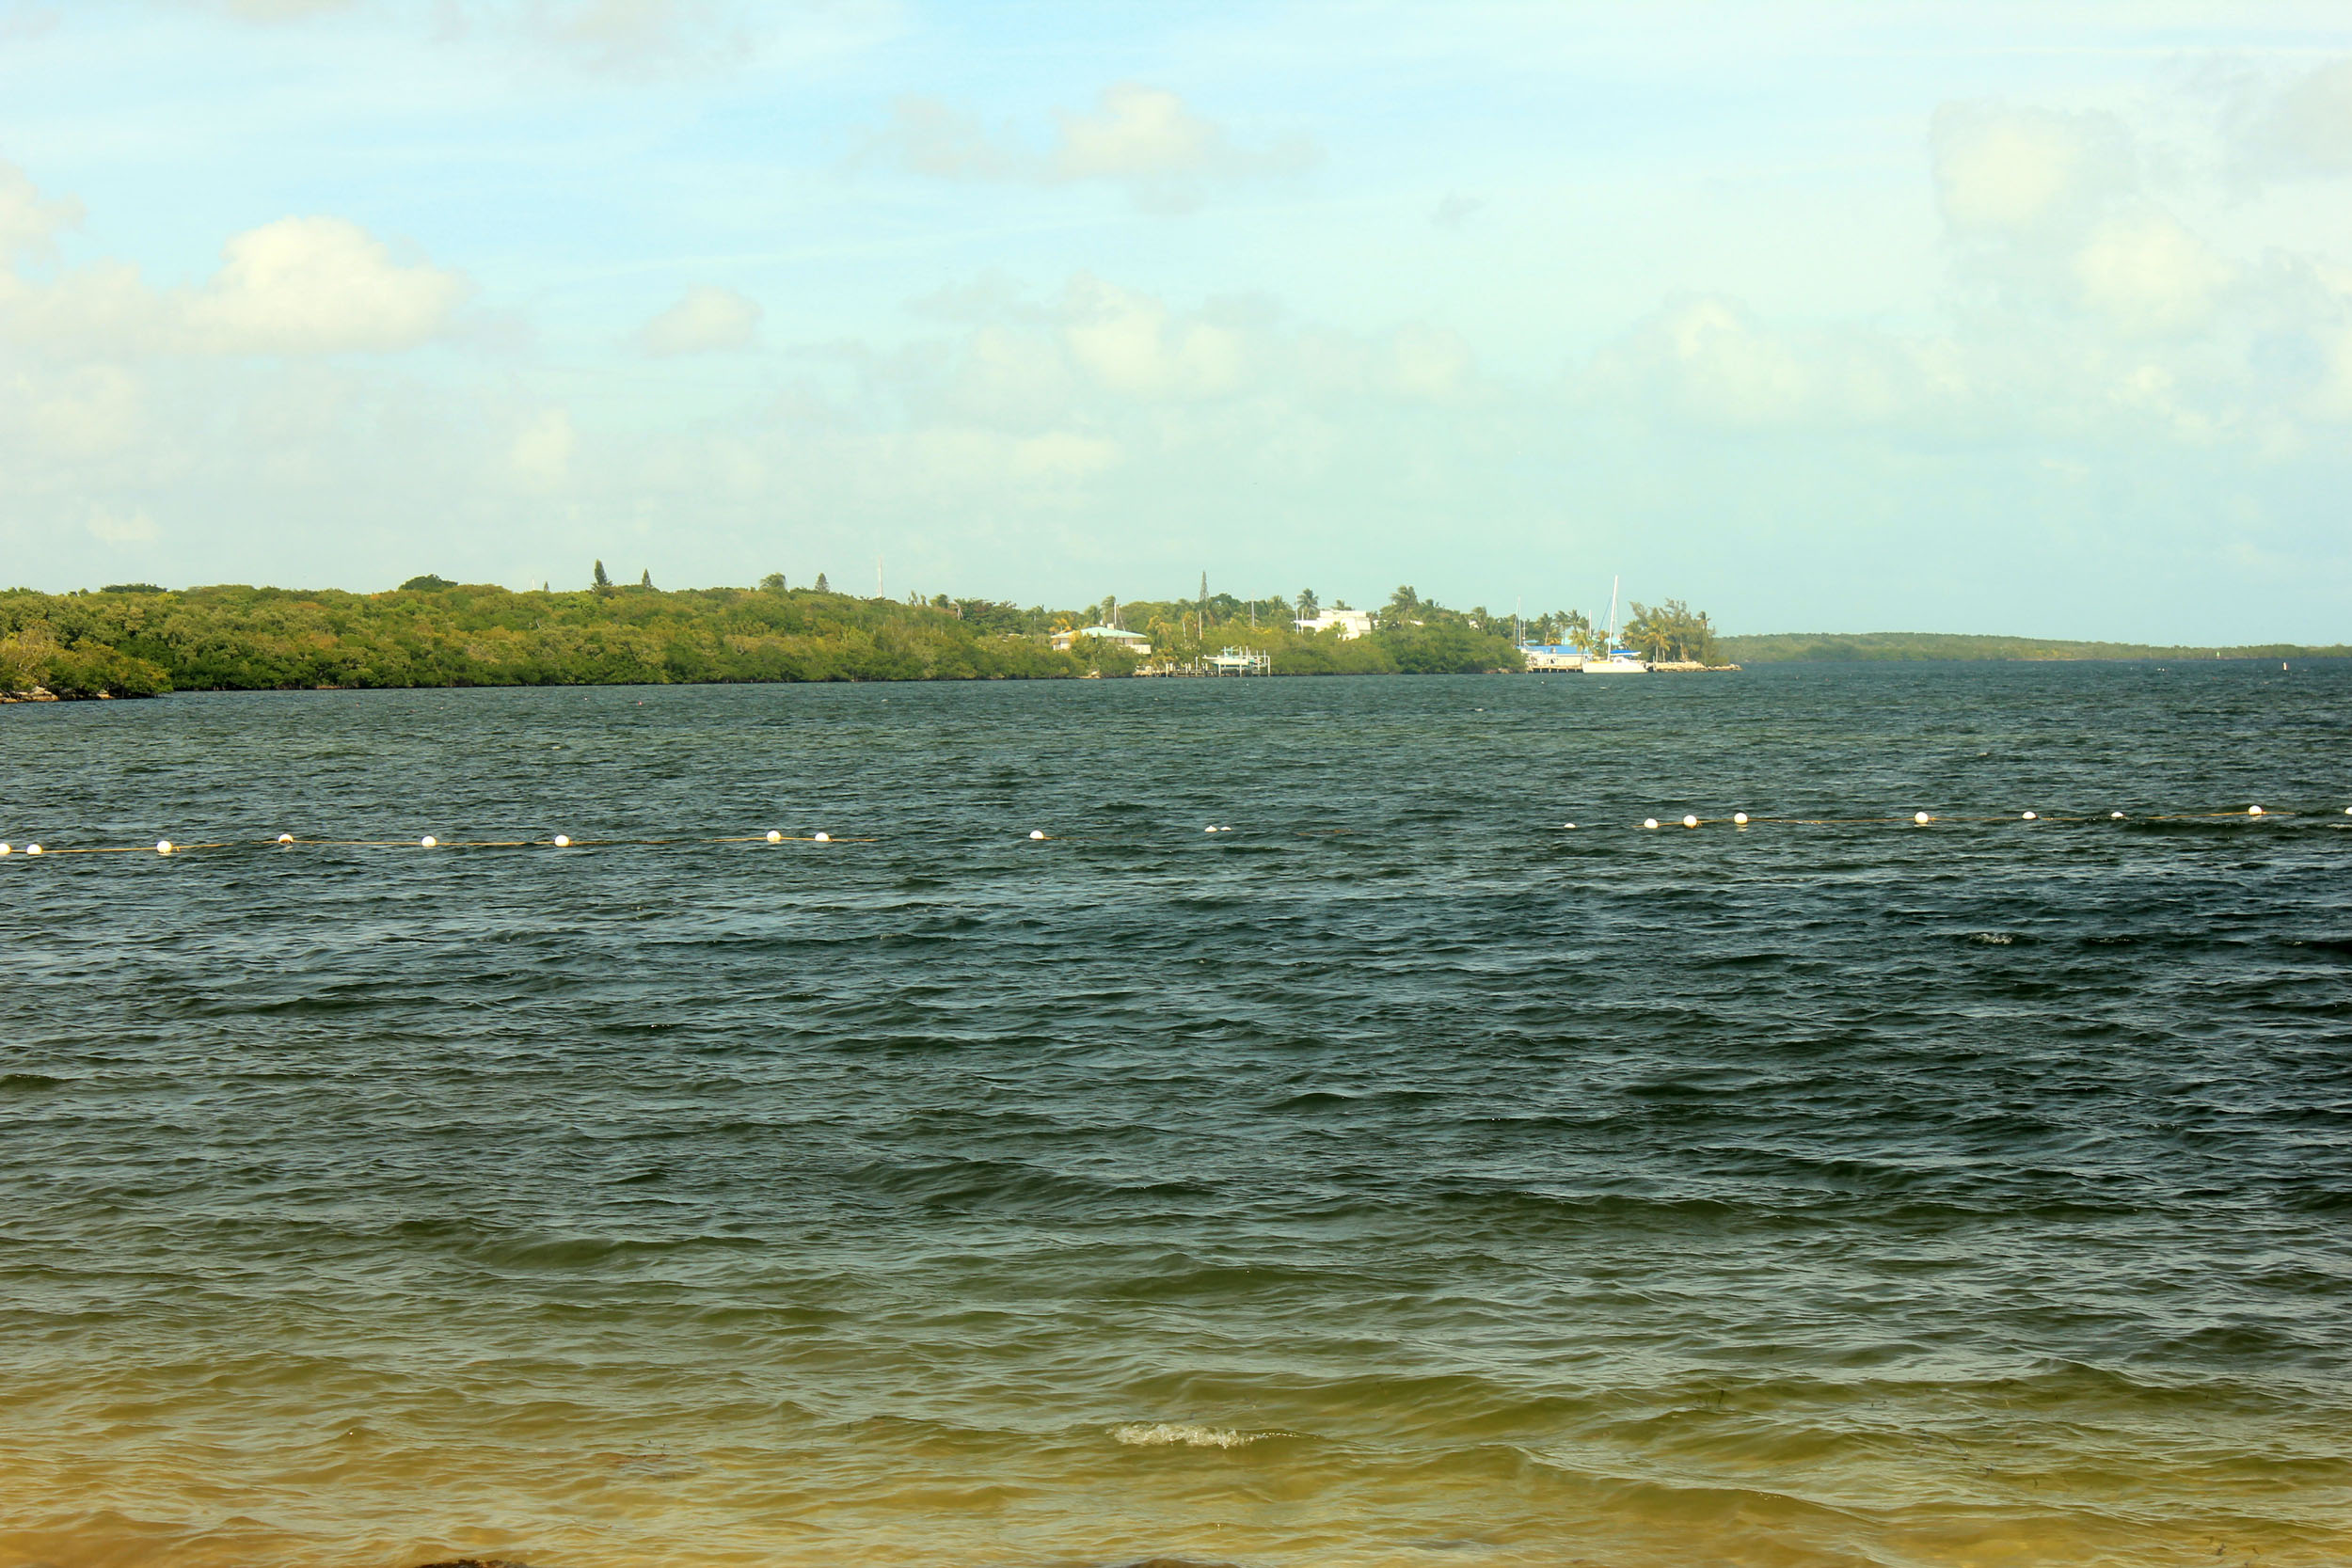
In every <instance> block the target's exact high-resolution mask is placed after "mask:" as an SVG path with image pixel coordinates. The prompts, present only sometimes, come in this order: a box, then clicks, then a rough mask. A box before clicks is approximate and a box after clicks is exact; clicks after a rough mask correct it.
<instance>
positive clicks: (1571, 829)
mask: <svg viewBox="0 0 2352 1568" xmlns="http://www.w3.org/2000/svg"><path fill="white" fill-rule="evenodd" d="M2347 809H2352V808H2347ZM1560 826H1562V827H1563V828H1565V829H1566V830H1567V831H1568V832H1576V824H1575V823H1573V822H1563V823H1561V824H1560Z"/></svg>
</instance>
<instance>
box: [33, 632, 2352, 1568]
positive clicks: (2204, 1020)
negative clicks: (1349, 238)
mask: <svg viewBox="0 0 2352 1568" xmlns="http://www.w3.org/2000/svg"><path fill="white" fill-rule="evenodd" d="M2249 804H2261V805H2264V806H2265V807H2266V808H2267V809H2268V811H2269V813H2270V815H2269V816H2266V817H2265V818H2262V819H2254V818H2251V817H2249V816H2246V815H2245V811H2246V807H2247V806H2248V805H2249ZM2348 804H2352V668H2347V667H2344V666H2332V667H2331V666H2327V665H2317V664H2314V665H2311V666H2301V665H2298V666H2296V668H2295V669H2294V670H2292V671H2284V672H2282V671H2280V670H2279V669H2277V668H2276V667H2275V666H2264V665H2258V664H2223V665H2214V666H2204V667H2199V666H2186V667H2173V668H2160V667H2157V666H2153V665H2116V666H1979V667H1919V668H1897V667H1880V668H1868V667H1843V668H1815V669H1802V670H1791V669H1787V668H1782V669H1777V670H1761V671H1756V672H1752V673H1748V674H1745V675H1737V676H1720V677H1682V678H1674V677H1653V678H1651V679H1648V680H1616V681H1605V680H1598V679H1590V678H1583V677H1561V678H1514V677H1486V678H1463V679H1437V678H1428V679H1359V680H1319V681H1318V680H1276V681H1259V682H1224V683H1214V682H1200V681H1168V682H1101V683H1093V682H1089V683H1078V684H1062V685H1051V686H1047V685H986V686H863V687H803V688H794V687H762V688H734V689H713V688H704V689H650V690H649V689H600V690H578V689H571V690H545V691H444V692H373V693H289V694H269V695H189V696H181V697H175V698H171V699H168V700H167V701H163V702H157V703H149V704H130V703H116V704H103V705H102V704H87V705H56V706H46V707H29V706H20V707H13V708H8V709H6V710H0V837H7V838H8V839H9V840H11V841H12V842H14V843H15V844H16V846H17V847H18V852H17V853H15V854H12V855H10V856H8V857H5V858H0V945H4V950H5V955H6V958H5V972H4V973H0V1053H5V1054H4V1055H0V1129H4V1130H5V1132H6V1136H5V1138H0V1564H9V1565H20V1564H25V1563H45V1564H56V1565H59V1568H81V1565H84V1564H122V1565H133V1564H147V1563H155V1564H174V1565H183V1564H184V1565H190V1568H196V1565H202V1568H212V1565H216V1564H217V1565H229V1564H239V1565H278V1564H284V1565H288V1568H292V1565H294V1564H302V1565H306V1568H309V1565H325V1564H351V1565H354V1568H397V1565H401V1564H412V1563H418V1562H421V1561H425V1560H431V1559H433V1558H436V1557H448V1556H451V1555H454V1554H458V1553H461V1552H462V1553H469V1554H474V1555H483V1556H491V1555H495V1556H501V1557H509V1558H515V1559H518V1560H528V1561H530V1562H532V1563H534V1564H539V1565H542V1568H622V1565H629V1568H652V1565H671V1564H675V1565H680V1568H700V1565H712V1568H719V1565H736V1564H746V1565H748V1564H790V1565H800V1564H811V1565H813V1564H819V1563H823V1564H869V1563H870V1564H906V1565H910V1568H911V1565H914V1564H943V1565H944V1564H1001V1565H1008V1568H1026V1565H1037V1568H1046V1565H1056V1568H1059V1565H1072V1568H1074V1565H1080V1564H1104V1563H1127V1562H1134V1561H1137V1560H1144V1559H1150V1558H1155V1557H1156V1558H1166V1559H1171V1560H1184V1561H1189V1562H1196V1563H1209V1562H1217V1563H1233V1564H1242V1565H1247V1568H1294V1565H1308V1564H1314V1565H1323V1564H1378V1565H1383V1568H1386V1565H1391V1564H1429V1565H1432V1568H1446V1565H1454V1564H1459V1565H1463V1568H1473V1565H1520V1564H1565V1563H1572V1562H1573V1563H1588V1564H1594V1565H1606V1568H1634V1565H1666V1564H1674V1565H1685V1564H1716V1563H1721V1564H1755V1565H1787V1568H1798V1565H1810V1564H1851V1565H1861V1564H1906V1565H1912V1564H1917V1565H1926V1564H1936V1565H1954V1568H1957V1565H1963V1564H1967V1565H1993V1564H2028V1563H2129V1564H2189V1563H2217V1562H2219V1563H2228V1564H2243V1563H2249V1562H2250V1563H2259V1564H2265V1565H2273V1568H2286V1565H2295V1564H2322V1563H2340V1562H2343V1561H2344V1560H2347V1559H2352V1463H2347V1459H2346V1453H2347V1446H2348V1440H2352V1399H2348V1398H2347V1393H2348V1392H2352V1382H2348V1381H2347V1357H2348V1356H2352V1125H2348V1123H2347V1112H2352V1070H2348V1068H2352V985H2347V981H2352V816H2345V815H2344V807H2345V806H2346V805H2348ZM1920 809H1925V810H1928V811H1931V812H1932V813H1934V814H1936V815H1937V816H1939V818H1942V819H1941V820H1938V821H1937V822H1935V823H1933V824H1931V826H1928V827H1924V828H1921V827H1916V826H1914V825H1912V824H1911V823H1910V822H1909V821H1908V820H1907V818H1908V816H1909V815H1910V814H1911V813H1912V812H1914V811H1915V810H1920ZM2028 809H2030V810H2034V811H2037V812H2038V813H2040V814H2041V816H2042V820H2038V821H2034V822H2026V821H2024V820H2022V819H2021V818H2020V816H2019V814H2021V813H2022V812H2024V811H2026V810H2028ZM1734 810H1744V811H1747V812H1749V813H1751V814H1753V815H1754V816H1756V818H1757V819H1758V820H1756V822H1753V823H1751V825H1749V826H1748V827H1746V828H1745V829H1740V828H1735V827H1733V826H1732V825H1730V824H1729V823H1728V821H1727V820H1724V819H1725V818H1727V817H1728V816H1729V815H1730V813H1731V812H1733V811H1734ZM2118 810H2120V811H2123V812H2125V813H2127V814H2128V816H2126V817H2125V818H2124V819H2122V820H2117V819H2114V818H2112V817H2110V816H2108V815H2107V814H2108V813H2109V812H2111V811H2118ZM1685 813H1691V814H1694V815H1697V816H1701V817H1702V818H1705V819H1706V820H1705V823H1704V825H1703V826H1701V827H1700V828H1698V829H1696V830H1686V829H1683V828H1680V827H1679V826H1669V827H1666V828H1663V829H1661V830H1659V831H1657V832H1645V831H1643V830H1641V829H1640V828H1639V827H1638V823H1639V822H1640V821H1641V819H1642V818H1644V817H1646V816H1655V817H1657V818H1660V819H1661V820H1662V821H1665V822H1668V823H1669V824H1674V823H1677V822H1678V819H1679V818H1680V817H1681V816H1683V815H1684V814H1685ZM2204 813H2214V814H2219V813H2229V814H2231V815H2228V816H2220V815H2214V816H2201V815H2197V814H2204ZM1893 817H1901V818H1905V819H1906V820H1903V821H1901V822H1899V823H1898V822H1894V821H1885V820H1879V821H1858V820H1852V819H1857V818H1893ZM1764 818H1803V819H1806V820H1804V821H1777V820H1775V821H1767V820H1763V819H1764ZM1967 818H1982V819H1984V820H1965V819H1967ZM1569 821H1574V822H1576V823H1577V824H1579V826H1578V827H1577V828H1576V829H1575V830H1574V831H1569V830H1567V829H1565V828H1564V827H1563V826H1562V824H1564V823H1566V822H1569ZM1209 826H1219V827H1224V826H1230V828H1231V830H1232V831H1231V832H1220V833H1206V832H1203V831H1202V830H1203V829H1204V828H1205V827H1209ZM770 829H774V830H777V831H778V832H782V833H783V834H785V835H787V841H786V842H784V843H781V844H777V845H770V844H768V843H766V842H764V841H754V842H733V843H711V842H698V841H706V840H711V839H718V838H732V837H740V836H744V835H754V834H761V833H764V832H766V831H767V830H770ZM1033 830H1035V831H1041V832H1045V833H1047V834H1049V835H1051V836H1049V837H1048V838H1046V839H1044V840H1033V839H1031V838H1029V837H1028V834H1029V833H1030V832H1032V831H1033ZM819 831H822V832H828V833H830V834H832V835H833V836H834V839H835V840H836V841H837V842H834V843H830V844H815V843H809V842H803V840H805V839H806V838H807V837H809V836H810V835H813V834H814V833H816V832H819ZM279 832H293V833H295V834H297V835H299V836H301V837H303V838H308V839H326V840H384V841H401V845H402V846H406V847H401V846H395V845H389V844H388V845H385V846H380V847H378V846H371V845H366V844H343V845H320V844H299V845H296V846H294V847H285V848H280V847H275V846H269V845H265V844H264V843H263V842H262V841H264V840H268V839H271V838H274V837H275V836H276V835H277V834H278V833H279ZM558 832H562V833H566V834H569V835H571V836H572V837H573V838H575V839H579V840H583V841H593V840H669V841H670V842H663V843H643V842H637V843H584V844H582V845H580V846H576V847H572V848H569V849H557V848H553V847H548V846H547V845H546V843H545V842H544V841H546V840H547V839H548V838H549V837H551V836H552V835H553V834H555V833H558ZM426 833H432V834H436V835H437V836H438V837H439V838H440V839H442V840H443V842H444V847H440V848H437V849H432V850H426V849H422V848H420V847H413V845H414V841H415V840H416V839H417V838H419V837H421V835H423V834H426ZM164 836H168V837H170V838H172V839H175V840H179V841H182V842H183V843H188V844H196V845H208V844H209V845H221V846H223V847H217V848H197V849H193V850H189V851H185V852H183V853H180V854H175V855H173V856H170V857H168V858H166V857H162V856H158V855H156V854H154V853H153V852H152V851H151V850H148V851H145V852H141V853H136V854H119V855H87V856H69V855H63V854H56V853H52V854H48V855H44V856H42V857H41V858H40V859H38V860H29V859H27V858H26V857H25V856H24V853H23V852H22V847H23V845H24V841H25V840H27V839H34V838H38V839H40V841H41V842H42V843H43V844H44V845H45V846H46V847H49V848H51V849H52V850H58V849H66V848H76V847H92V846H99V845H134V844H141V843H149V844H151V843H152V842H153V841H154V840H155V839H156V838H158V837H164ZM533 840H535V841H540V842H537V843H531V842H528V841H533ZM477 841H496V843H494V844H491V845H486V846H484V845H479V844H478V843H477ZM501 845H502V846H504V847H499V846H501ZM468 846H475V847H468Z"/></svg>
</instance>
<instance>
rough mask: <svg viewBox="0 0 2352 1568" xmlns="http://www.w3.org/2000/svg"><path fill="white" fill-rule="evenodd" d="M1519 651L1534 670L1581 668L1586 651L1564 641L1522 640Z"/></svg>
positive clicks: (1529, 667) (1528, 665)
mask: <svg viewBox="0 0 2352 1568" xmlns="http://www.w3.org/2000/svg"><path fill="white" fill-rule="evenodd" d="M1519 652H1520V653H1521V654H1522V655H1524V656H1525V657H1526V659H1527V667H1528V669H1530V670H1532V671H1554V670H1581V669H1583V668H1584V651H1583V650H1582V649H1581V648H1572V647H1569V646H1568V645H1567V644H1565V643H1563V642H1522V643H1520V644H1519Z"/></svg>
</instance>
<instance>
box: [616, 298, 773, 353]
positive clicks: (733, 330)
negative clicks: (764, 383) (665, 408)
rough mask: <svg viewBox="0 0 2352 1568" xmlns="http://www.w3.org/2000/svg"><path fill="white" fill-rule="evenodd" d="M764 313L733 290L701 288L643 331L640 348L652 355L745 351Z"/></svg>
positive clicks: (753, 301)
mask: <svg viewBox="0 0 2352 1568" xmlns="http://www.w3.org/2000/svg"><path fill="white" fill-rule="evenodd" d="M761 313H762V312H761V310H760V308H759V305H758V303H757V302H756V301H755V300H751V299H746V298H745V297H744V296H743V295H741V294H739V293H736V292H735V291H734V290H732V289H721V288H716V287H714V286H712V285H709V284H701V285H698V286H696V287H694V288H691V289H689V290H687V291H686V295H685V297H684V298H682V299H680V300H679V301H678V302H677V303H676V304H675V305H673V306H671V307H670V308H669V309H667V310H664V311H662V312H661V313H660V315H658V316H656V317H654V318H653V320H651V321H649V322H647V323H646V324H645V325H644V326H643V327H642V328H640V329H639V331H638V334H637V342H638V346H639V347H640V348H641V349H643V350H644V352H645V353H647V354H652V355H673V354H710V353H715V352H717V351H719V350H722V349H731V348H742V347H744V346H745V345H746V344H748V343H750V341H752V337H753V335H754V334H755V333H756V332H757V331H758V330H759V318H760V315H761Z"/></svg>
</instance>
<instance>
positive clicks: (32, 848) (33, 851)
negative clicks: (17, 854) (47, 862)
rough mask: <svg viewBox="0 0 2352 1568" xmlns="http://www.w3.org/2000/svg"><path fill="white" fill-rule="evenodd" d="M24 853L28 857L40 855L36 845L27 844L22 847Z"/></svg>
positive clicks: (38, 847) (38, 846)
mask: <svg viewBox="0 0 2352 1568" xmlns="http://www.w3.org/2000/svg"><path fill="white" fill-rule="evenodd" d="M24 852H25V853H26V854H28V855H38V854H40V845H38V844H27V845H26V846H25V847H24Z"/></svg>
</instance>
